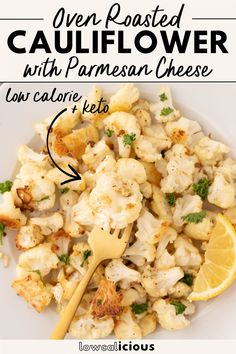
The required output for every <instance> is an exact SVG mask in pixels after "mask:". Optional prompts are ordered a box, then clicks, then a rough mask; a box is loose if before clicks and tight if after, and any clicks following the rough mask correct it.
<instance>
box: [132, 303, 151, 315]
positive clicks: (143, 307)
mask: <svg viewBox="0 0 236 354" xmlns="http://www.w3.org/2000/svg"><path fill="white" fill-rule="evenodd" d="M131 309H132V312H133V313H134V314H135V315H140V314H141V313H143V312H145V311H147V309H148V304H147V303H146V302H145V303H144V304H136V303H134V304H132V305H131Z"/></svg>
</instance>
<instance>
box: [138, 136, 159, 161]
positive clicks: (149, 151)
mask: <svg viewBox="0 0 236 354" xmlns="http://www.w3.org/2000/svg"><path fill="white" fill-rule="evenodd" d="M134 150H135V153H136V155H137V156H138V158H140V159H141V160H143V161H145V162H155V161H157V160H159V159H161V153H160V150H159V143H158V140H156V138H153V137H152V136H145V135H140V137H139V138H138V139H136V141H135V143H134Z"/></svg>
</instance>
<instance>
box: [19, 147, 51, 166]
mask: <svg viewBox="0 0 236 354" xmlns="http://www.w3.org/2000/svg"><path fill="white" fill-rule="evenodd" d="M17 156H18V160H19V161H20V163H21V164H22V165H24V164H25V163H28V162H34V163H36V164H37V165H39V166H42V167H46V165H47V164H48V155H46V154H43V153H37V152H35V151H34V150H32V149H31V148H29V147H28V146H27V145H21V146H20V147H19V149H18V153H17Z"/></svg>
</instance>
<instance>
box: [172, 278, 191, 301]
mask: <svg viewBox="0 0 236 354" xmlns="http://www.w3.org/2000/svg"><path fill="white" fill-rule="evenodd" d="M191 291H192V289H191V287H190V286H188V285H187V284H185V283H183V282H181V281H179V282H178V283H177V284H176V285H175V286H174V291H173V292H172V293H171V296H172V297H173V298H176V299H179V298H185V299H187V297H188V296H189V294H190V293H191Z"/></svg>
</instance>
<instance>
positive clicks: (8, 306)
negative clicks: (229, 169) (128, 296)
mask: <svg viewBox="0 0 236 354" xmlns="http://www.w3.org/2000/svg"><path fill="white" fill-rule="evenodd" d="M91 86H92V84H83V85H82V84H81V85H71V84H66V85H65V84H63V85H57V87H58V89H60V90H61V91H62V92H63V91H67V90H72V89H74V90H76V91H78V93H80V94H85V93H87V92H88V91H89V88H91ZM119 86H120V85H118V84H114V85H112V84H110V85H102V87H104V89H105V93H106V92H107V93H112V92H114V91H116V90H117V88H118V87H119ZM7 87H8V86H7V85H3V87H2V90H1V91H0V111H1V115H0V132H1V139H0V151H1V155H0V173H1V178H0V180H5V179H6V178H10V177H11V175H12V172H13V170H14V166H15V162H16V152H17V148H18V146H19V145H20V144H22V143H27V142H29V141H30V140H31V138H32V136H33V134H34V133H33V126H34V123H35V122H36V121H40V120H41V119H43V118H45V117H46V116H47V115H49V114H51V113H52V112H53V111H57V110H59V109H61V108H62V106H64V105H63V104H60V103H59V104H55V105H53V104H52V103H49V104H45V103H44V104H35V103H31V102H28V103H23V104H16V103H15V104H6V103H5V99H4V97H5V93H6V90H7ZM11 87H13V88H14V89H15V90H24V91H32V92H34V91H35V90H41V91H45V90H48V91H51V89H52V88H53V87H54V86H53V85H49V84H48V85H43V84H38V85H36V84H24V85H23V84H17V85H14V86H13V85H11ZM139 88H140V90H141V92H142V94H143V95H144V96H146V97H147V98H149V99H150V98H151V99H154V97H155V95H156V94H157V92H158V91H157V89H158V85H157V84H151V83H150V84H142V85H139ZM171 88H172V92H173V97H174V100H175V102H176V105H177V107H178V108H181V111H182V113H183V115H185V116H186V117H187V118H192V119H197V120H198V121H199V122H200V123H201V124H203V126H204V128H205V131H206V132H207V133H213V138H219V139H221V140H222V141H224V142H225V143H226V144H228V145H229V146H230V147H231V148H232V149H233V150H234V151H235V150H236V142H235V112H234V109H233V107H234V102H235V97H236V86H235V85H233V84H228V85H226V84H220V85H213V84H173V85H171ZM4 241H5V242H4V243H5V247H7V248H8V246H9V244H10V253H11V263H10V267H9V268H8V269H3V268H2V265H0V289H1V291H0V314H1V321H0V338H2V339H46V338H48V336H49V334H50V332H51V329H52V328H53V326H54V324H55V322H56V319H57V315H56V314H55V311H54V309H53V308H49V309H47V310H46V311H45V312H44V313H43V314H38V313H36V312H35V311H34V310H32V309H31V308H30V307H29V306H28V305H27V304H26V302H25V301H24V300H23V299H21V298H20V297H17V296H16V294H15V292H14V290H13V289H11V287H10V284H11V281H12V280H13V279H14V276H15V264H16V259H17V256H18V253H17V252H16V251H15V250H14V238H13V237H10V235H9V236H8V241H9V243H8V242H7V239H4ZM235 297H236V283H234V284H233V285H232V286H231V287H230V289H228V290H227V291H226V292H225V293H224V294H223V295H222V296H220V297H218V298H216V299H214V300H211V301H209V302H208V303H206V304H202V303H201V304H198V306H197V308H198V310H197V313H196V315H195V316H194V318H193V320H192V323H191V326H190V327H189V328H187V329H185V330H183V331H175V332H168V331H165V330H161V328H160V326H158V328H157V331H156V332H155V333H154V334H152V335H151V336H150V338H156V339H236V334H235V333H236V332H235V318H236V305H235Z"/></svg>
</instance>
